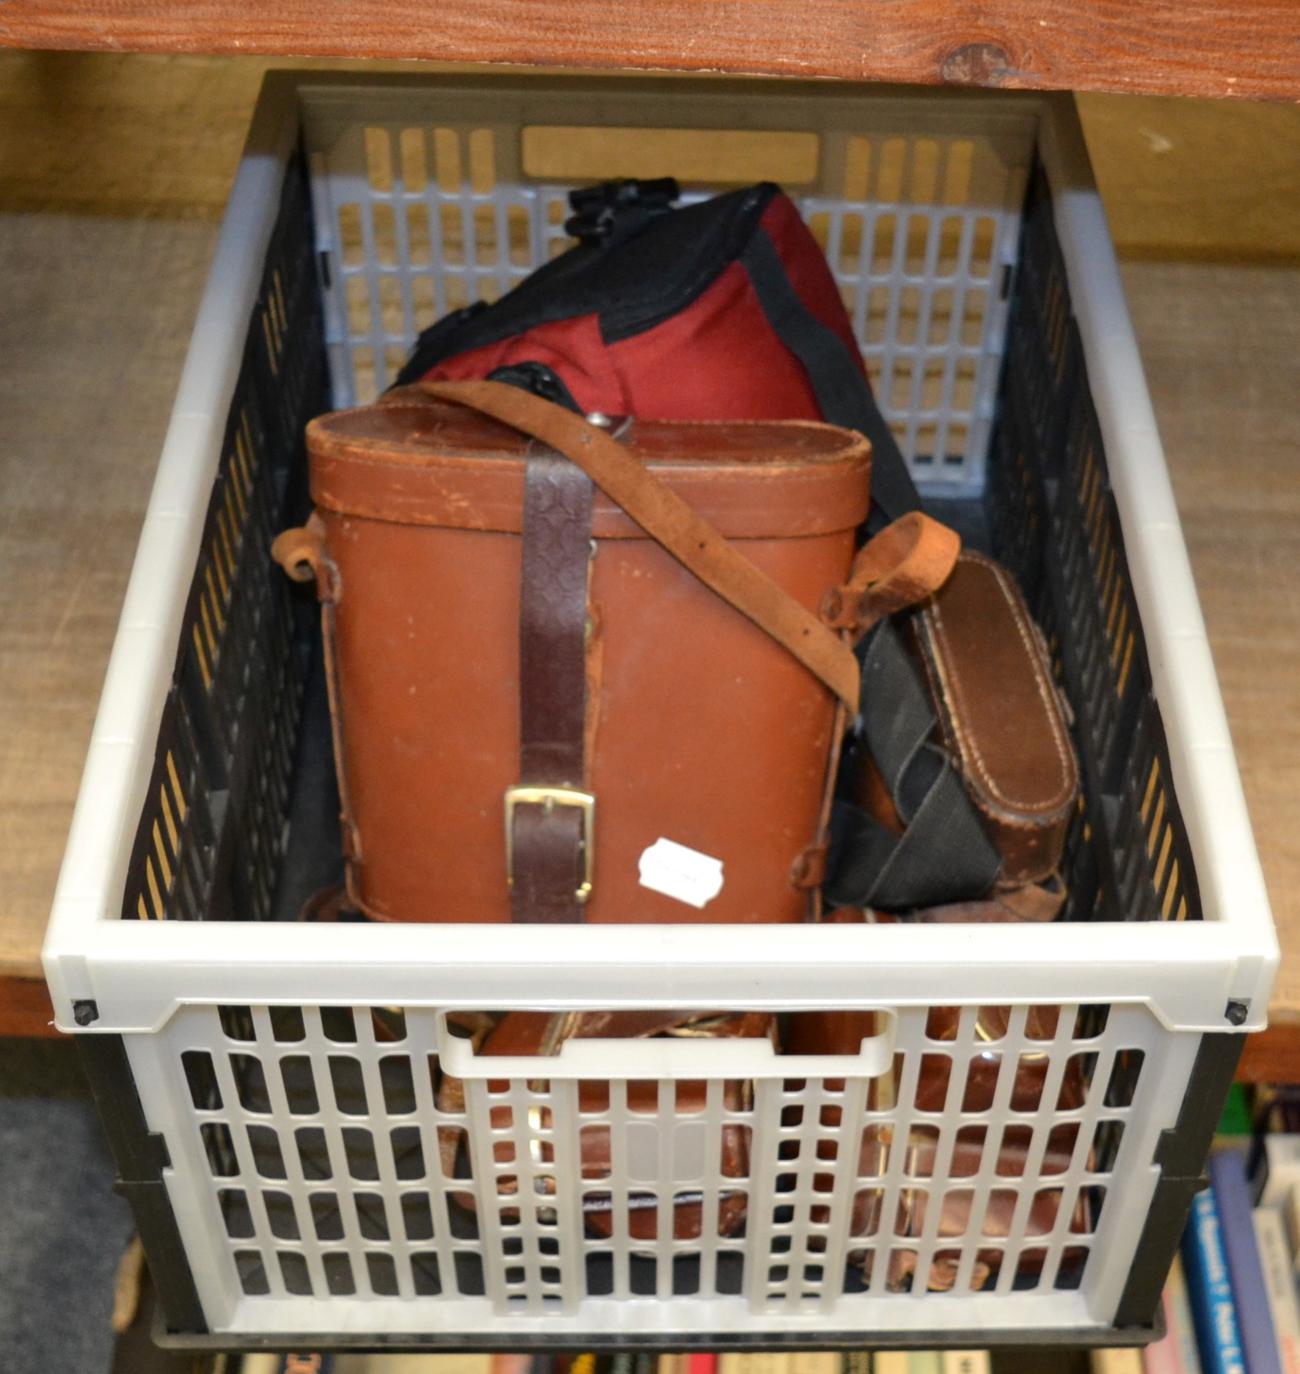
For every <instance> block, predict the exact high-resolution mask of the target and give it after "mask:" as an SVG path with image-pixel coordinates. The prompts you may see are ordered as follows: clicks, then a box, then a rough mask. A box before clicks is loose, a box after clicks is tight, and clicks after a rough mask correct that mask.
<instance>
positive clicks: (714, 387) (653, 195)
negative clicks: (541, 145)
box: [398, 182, 920, 519]
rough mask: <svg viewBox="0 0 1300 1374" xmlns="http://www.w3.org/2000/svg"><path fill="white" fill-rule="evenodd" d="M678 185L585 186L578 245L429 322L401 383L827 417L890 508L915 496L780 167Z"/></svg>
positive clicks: (709, 416) (671, 412)
mask: <svg viewBox="0 0 1300 1374" xmlns="http://www.w3.org/2000/svg"><path fill="white" fill-rule="evenodd" d="M675 195H676V187H675V186H674V185H673V184H672V183H671V182H653V183H637V182H624V183H609V184H607V185H605V186H603V187H593V188H589V189H587V190H585V191H581V192H577V193H575V195H574V196H573V197H572V198H571V199H572V201H573V204H574V208H575V210H576V211H577V214H576V215H575V218H574V219H573V220H571V221H570V222H569V225H568V226H566V227H568V228H569V229H570V232H572V233H575V234H576V235H577V236H578V237H579V240H580V241H579V243H578V244H577V246H575V247H574V248H572V249H570V250H569V251H568V252H567V253H564V254H562V255H561V256H560V257H558V258H556V259H555V260H554V261H553V262H550V263H547V264H545V265H544V266H542V267H540V268H539V269H538V270H537V271H536V272H534V273H533V274H532V275H531V276H529V277H528V278H527V279H526V280H525V281H523V282H521V283H520V285H519V286H517V287H516V288H515V289H514V290H513V291H511V292H510V293H509V294H507V295H506V296H503V297H502V298H501V299H500V300H499V301H497V302H495V303H494V304H492V305H488V304H485V303H480V304H479V305H476V306H471V307H469V308H468V309H466V310H461V311H457V312H456V313H455V314H453V315H449V316H447V317H446V318H444V319H443V320H440V321H439V322H438V323H437V324H435V325H434V326H433V327H432V328H430V329H428V330H426V331H425V332H424V333H423V334H422V335H421V336H420V338H419V340H418V342H417V344H416V348H415V351H414V353H413V354H412V356H411V359H410V361H409V362H408V363H407V365H406V367H405V368H403V370H402V373H401V375H400V376H399V378H398V384H399V385H400V384H404V383H408V382H412V381H418V380H421V379H425V378H428V379H437V380H471V379H475V378H482V377H488V376H493V377H497V378H498V379H500V380H509V381H515V382H517V383H518V384H522V385H526V386H528V387H529V389H532V390H538V391H539V392H540V394H543V395H547V394H548V390H549V391H550V392H554V393H556V394H552V395H550V396H549V398H550V399H554V400H561V401H565V400H570V399H571V401H572V403H573V404H574V405H575V406H576V408H577V409H579V410H580V411H582V412H584V413H589V412H592V411H602V412H604V413H605V414H620V415H637V416H640V417H642V418H645V419H660V420H781V419H810V420H818V419H821V420H827V421H830V422H831V423H833V424H838V425H843V426H846V427H848V428H851V429H856V430H859V431H860V432H861V433H863V434H865V435H866V436H867V438H868V439H870V440H871V443H872V448H873V451H874V460H873V471H872V492H873V497H874V499H875V504H876V505H877V506H878V507H879V509H880V510H881V512H882V513H883V514H884V515H885V516H886V517H887V518H889V519H894V518H897V516H899V515H901V514H903V513H905V512H906V511H909V510H915V509H919V507H920V500H919V498H918V496H917V494H916V489H915V487H914V486H913V484H912V480H911V478H910V476H909V475H908V472H907V468H906V465H905V464H904V462H903V459H902V455H901V453H900V452H899V450H898V445H897V443H896V442H895V440H894V437H893V434H892V433H891V431H890V429H889V426H888V424H886V422H885V420H884V417H883V416H882V415H881V413H880V411H879V409H878V408H877V406H876V403H875V400H874V398H873V397H872V394H871V388H870V385H869V384H868V381H867V375H866V370H865V368H864V367H863V364H862V358H861V355H860V353H859V352H858V347H857V343H856V340H855V339H854V337H853V329H852V326H851V324H850V322H849V318H848V315H847V314H846V312H845V310H844V305H843V302H842V301H841V299H840V295H839V291H838V289H837V287H836V285H835V279H834V277H833V276H832V275H831V271H830V268H829V266H828V265H827V262H826V259H825V257H824V255H823V254H822V251H821V249H820V248H819V247H818V245H817V242H816V240H815V239H814V238H813V236H812V234H811V233H810V232H809V230H808V227H807V225H805V224H804V222H803V220H802V218H801V217H800V215H799V212H798V210H797V209H796V208H795V206H794V204H793V203H792V202H791V201H790V199H789V198H788V197H787V196H786V195H785V194H784V193H783V192H782V191H781V190H780V188H779V187H777V186H775V185H772V184H771V183H763V184H760V185H757V186H751V187H747V188H745V189H744V190H740V191H732V192H729V193H727V194H724V195H721V196H716V197H714V198H713V199H711V200H708V201H702V202H699V203H697V204H693V205H689V206H685V207H683V208H681V209H672V208H671V206H670V203H669V202H670V201H671V199H673V198H675ZM548 374H549V375H548ZM556 383H558V386H557V385H556ZM565 393H567V395H566V394H565Z"/></svg>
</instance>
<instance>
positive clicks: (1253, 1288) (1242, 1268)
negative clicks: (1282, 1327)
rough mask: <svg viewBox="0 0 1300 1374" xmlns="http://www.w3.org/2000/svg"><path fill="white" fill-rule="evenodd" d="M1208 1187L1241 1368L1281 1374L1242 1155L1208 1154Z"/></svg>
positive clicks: (1229, 1152) (1252, 1372) (1256, 1373)
mask: <svg viewBox="0 0 1300 1374" xmlns="http://www.w3.org/2000/svg"><path fill="white" fill-rule="evenodd" d="M1210 1185H1211V1187H1212V1188H1213V1189H1214V1203H1215V1206H1216V1207H1217V1208H1218V1209H1219V1221H1220V1224H1221V1226H1222V1229H1223V1249H1224V1253H1225V1254H1226V1255H1227V1259H1228V1278H1229V1280H1230V1281H1231V1283H1232V1301H1233V1306H1234V1307H1235V1308H1236V1311H1237V1327H1238V1329H1239V1330H1240V1332H1241V1346H1242V1352H1243V1354H1244V1355H1245V1357H1246V1368H1247V1369H1249V1370H1250V1374H1282V1360H1281V1357H1280V1356H1279V1354H1278V1341H1277V1332H1276V1331H1274V1329H1273V1313H1272V1310H1271V1309H1270V1308H1269V1305H1268V1285H1267V1284H1266V1283H1265V1282H1264V1266H1263V1264H1261V1263H1260V1258H1259V1242H1258V1241H1257V1240H1256V1239H1255V1222H1254V1218H1253V1217H1252V1215H1251V1212H1252V1207H1251V1189H1250V1182H1249V1180H1248V1179H1247V1177H1246V1154H1245V1151H1244V1150H1220V1151H1218V1152H1217V1153H1215V1154H1213V1155H1211V1156H1210Z"/></svg>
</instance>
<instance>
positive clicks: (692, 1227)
mask: <svg viewBox="0 0 1300 1374" xmlns="http://www.w3.org/2000/svg"><path fill="white" fill-rule="evenodd" d="M776 1026H777V1022H776V1017H775V1016H772V1015H768V1014H764V1013H758V1012H697V1013H685V1012H660V1011H644V1012H643V1011H623V1012H560V1013H550V1012H509V1013H507V1014H506V1015H505V1016H503V1017H502V1018H501V1019H500V1020H499V1021H497V1022H496V1023H495V1024H493V1025H491V1026H490V1027H489V1026H486V1025H480V1026H478V1027H475V1028H473V1034H472V1037H471V1038H472V1039H473V1040H474V1042H475V1049H476V1052H477V1053H478V1054H480V1055H483V1056H485V1057H492V1056H509V1055H530V1056H539V1057H544V1056H546V1055H548V1054H555V1053H556V1052H557V1051H558V1050H559V1048H560V1047H561V1046H562V1045H563V1043H564V1042H565V1041H566V1040H571V1039H577V1040H584V1039H617V1040H625V1039H649V1038H655V1037H661V1036H670V1037H683V1036H686V1037H692V1038H699V1037H707V1038H709V1039H751V1040H752V1039H766V1040H770V1041H771V1042H772V1043H773V1044H775V1043H776ZM538 1067H539V1072H543V1073H544V1071H545V1069H544V1058H543V1062H542V1063H541V1064H539V1066H538ZM505 1086H506V1085H505V1084H503V1083H489V1091H496V1092H501V1091H503V1090H504V1088H505ZM625 1092H626V1097H625V1099H624V1100H623V1102H620V1103H619V1106H620V1108H623V1109H624V1110H625V1111H626V1112H627V1113H628V1114H634V1115H635V1114H642V1115H644V1116H646V1118H647V1119H648V1120H653V1119H654V1118H655V1117H656V1116H657V1115H658V1112H659V1102H658V1094H659V1093H660V1092H672V1093H674V1097H673V1114H674V1116H675V1117H678V1118H680V1117H686V1118H689V1117H691V1116H692V1115H696V1114H699V1113H703V1112H704V1110H705V1108H706V1106H707V1102H706V1094H707V1085H706V1084H705V1083H703V1082H681V1083H676V1084H674V1083H667V1084H660V1083H645V1082H628V1083H626V1085H625ZM752 1094H753V1084H752V1083H750V1082H748V1081H747V1080H741V1079H735V1080H728V1081H727V1082H725V1083H724V1084H723V1091H722V1107H723V1109H724V1110H725V1111H728V1112H741V1111H745V1110H747V1109H748V1108H749V1107H750V1105H751V1098H752ZM611 1099H612V1094H611V1090H610V1084H609V1083H608V1082H603V1081H600V1080H585V1079H584V1080H582V1081H581V1082H580V1083H579V1086H578V1109H579V1111H580V1112H582V1113H583V1114H584V1117H588V1118H591V1117H598V1115H599V1114H600V1113H603V1112H608V1111H609V1110H610V1105H611ZM438 1106H439V1108H440V1109H441V1110H443V1111H447V1112H461V1111H463V1110H464V1109H465V1090H464V1084H463V1083H462V1082H461V1080H460V1079H458V1078H454V1077H451V1076H447V1077H444V1078H443V1079H442V1081H441V1083H440V1084H439V1088H438ZM511 1110H512V1109H511V1108H510V1107H492V1108H490V1116H491V1121H492V1129H493V1130H498V1131H499V1130H503V1129H505V1128H507V1127H508V1126H509V1125H510V1113H511ZM540 1110H541V1119H540V1121H539V1123H538V1124H539V1126H540V1128H541V1129H542V1130H549V1129H550V1126H551V1121H550V1108H549V1107H543V1108H541V1109H540ZM622 1114H623V1113H622V1111H620V1112H619V1113H618V1115H619V1116H620V1117H621V1116H622ZM622 1129H623V1124H622V1122H621V1121H619V1122H616V1123H614V1124H610V1123H607V1122H602V1121H600V1120H599V1119H597V1120H595V1121H590V1120H589V1121H588V1123H587V1124H586V1125H584V1126H583V1129H582V1134H581V1169H582V1181H583V1199H584V1201H583V1222H584V1224H585V1227H586V1229H587V1231H588V1232H589V1233H590V1234H592V1235H595V1236H609V1235H611V1234H612V1233H613V1231H614V1229H615V1220H614V1202H613V1198H612V1195H611V1194H609V1193H603V1192H601V1191H600V1186H599V1185H600V1183H601V1181H602V1180H608V1179H609V1178H610V1175H611V1165H612V1159H613V1153H612V1139H611V1135H612V1132H613V1131H621V1130H622ZM462 1134H463V1133H461V1132H459V1131H455V1130H450V1129H446V1128H443V1129H441V1130H440V1132H439V1151H440V1153H441V1156H442V1167H443V1172H444V1174H445V1175H446V1176H447V1177H448V1178H455V1177H457V1176H463V1175H464V1173H465V1172H466V1168H467V1165H468V1161H466V1160H464V1159H463V1158H462V1157H461V1151H462V1148H463V1144H462ZM721 1138H722V1145H721V1169H720V1172H721V1174H722V1176H723V1178H724V1179H725V1178H734V1179H737V1180H743V1179H745V1178H746V1177H747V1176H748V1174H749V1145H748V1140H749V1132H748V1130H747V1129H746V1128H743V1127H740V1126H734V1125H724V1126H723V1127H722V1132H721ZM493 1148H494V1151H495V1158H496V1160H497V1162H498V1163H500V1164H505V1163H509V1162H511V1160H512V1158H513V1156H512V1154H511V1152H512V1151H513V1150H514V1148H515V1147H514V1145H513V1144H510V1143H508V1142H501V1143H498V1144H497V1145H495V1146H494V1147H493ZM538 1149H539V1150H540V1157H539V1159H538V1164H539V1165H540V1166H543V1167H544V1166H546V1165H548V1164H549V1165H553V1164H554V1150H553V1146H552V1145H551V1144H550V1143H549V1142H548V1141H546V1140H542V1141H541V1142H540V1143H539V1145H538ZM543 1177H547V1176H545V1175H544V1176H543ZM518 1186H519V1185H518V1183H517V1182H516V1180H515V1178H514V1176H512V1175H510V1174H507V1175H505V1176H504V1178H499V1179H498V1180H497V1183H496V1187H497V1194H496V1197H497V1201H498V1204H502V1203H503V1200H508V1199H510V1198H512V1197H515V1196H516V1195H517V1193H518ZM545 1187H546V1191H547V1192H548V1193H550V1194H552V1195H553V1194H554V1191H555V1183H554V1179H553V1178H551V1179H550V1180H549V1182H547V1183H546V1185H545ZM452 1196H453V1197H454V1198H455V1200H456V1201H457V1202H458V1203H459V1205H460V1206H462V1207H466V1208H469V1209H471V1210H473V1209H475V1208H476V1206H477V1204H476V1202H475V1200H474V1198H473V1197H472V1196H471V1195H470V1194H469V1193H459V1192H458V1193H454V1194H453V1195H452ZM703 1206H704V1200H703V1197H702V1196H701V1195H695V1196H692V1195H689V1194H687V1195H685V1196H680V1195H679V1196H678V1198H677V1199H676V1200H675V1202H674V1204H673V1207H672V1219H671V1225H672V1233H673V1236H674V1237H675V1238H676V1239H678V1240H689V1239H693V1238H696V1237H698V1236H699V1235H700V1234H701V1227H702V1225H703ZM626 1207H627V1220H626V1229H627V1234H628V1236H629V1237H631V1239H633V1240H654V1239H655V1238H656V1236H658V1235H659V1234H660V1229H659V1228H660V1227H661V1226H665V1225H667V1220H666V1219H661V1218H660V1216H659V1211H658V1208H659V1204H658V1202H657V1200H656V1197H655V1195H654V1194H653V1193H648V1192H641V1193H638V1192H637V1191H636V1190H635V1189H632V1190H631V1192H630V1193H629V1194H628V1197H627V1201H626ZM745 1210H746V1193H745V1189H744V1185H743V1184H738V1186H737V1188H736V1190H735V1191H733V1192H727V1191H725V1190H724V1191H723V1192H722V1193H721V1194H720V1195H719V1197H718V1208H717V1217H716V1224H717V1226H718V1233H719V1234H720V1235H724V1236H730V1235H734V1234H735V1233H736V1232H737V1231H738V1230H739V1229H740V1227H741V1225H742V1224H743V1222H744V1220H745ZM502 1212H503V1216H504V1217H505V1219H507V1220H511V1219H513V1218H514V1217H515V1216H517V1208H512V1207H510V1206H509V1205H508V1202H505V1203H504V1205H502ZM710 1224H713V1222H712V1221H711V1222H710Z"/></svg>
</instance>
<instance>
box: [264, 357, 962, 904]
mask: <svg viewBox="0 0 1300 1374" xmlns="http://www.w3.org/2000/svg"><path fill="white" fill-rule="evenodd" d="M601 418H602V420H603V417H601ZM307 442H308V450H309V455H310V464H311V485H312V496H313V499H314V501H315V506H316V511H315V514H314V515H313V517H312V519H311V521H310V522H309V524H308V525H307V526H306V527H305V528H303V529H300V530H291V531H288V532H286V533H285V534H283V535H281V536H280V538H279V539H277V540H276V543H275V548H274V552H275V556H276V558H277V559H278V560H279V561H280V562H281V564H282V565H283V566H284V567H285V568H286V569H287V570H288V571H289V572H290V573H291V575H293V576H294V577H296V578H298V579H299V580H312V581H314V582H315V585H316V589H317V593H318V596H319V598H320V602H321V608H322V620H323V628H324V639H325V652H326V671H327V674H328V679H329V689H330V702H331V715H332V720H333V727H334V747H335V756H336V764H337V769H338V776H339V784H340V792H341V795H342V805H343V842H344V850H345V858H346V861H347V883H348V893H349V897H350V899H351V900H352V902H353V903H354V904H355V905H356V906H357V907H358V908H359V909H360V910H362V911H363V912H364V913H365V914H366V915H368V916H370V917H372V918H373V919H376V920H385V921H392V920H400V921H502V922H503V921H510V920H514V921H530V922H537V921H577V920H586V921H593V922H637V921H658V922H682V921H707V922H779V921H800V920H804V919H807V917H808V916H809V914H810V912H811V911H813V909H814V907H815V902H816V893H817V889H818V886H819V884H820V882H821V878H822V871H823V868H824V855H825V850H826V828H827V824H828V819H829V811H830V797H831V792H832V788H833V784H834V777H835V770H836V765H837V762H838V757H839V754H838V750H839V741H840V737H841V735H842V733H843V728H844V724H845V722H846V721H847V720H848V719H849V718H850V717H851V715H852V714H853V713H855V712H856V711H857V710H858V706H859V669H858V663H857V659H856V658H855V656H854V653H853V644H854V642H855V640H856V639H857V637H859V636H860V635H861V634H862V633H863V632H864V631H865V630H866V629H867V628H868V627H869V626H870V625H871V624H873V623H874V622H875V621H876V620H878V619H879V618H880V617H881V616H884V615H888V614H889V613H891V612H892V611H894V610H896V609H898V608H899V607H900V606H904V605H910V604H913V603H915V602H916V601H917V600H919V599H921V598H923V597H925V596H927V595H929V594H930V593H931V592H932V591H933V590H934V589H935V588H936V587H937V586H939V585H941V583H942V582H943V580H944V578H945V577H946V576H947V575H948V573H949V571H950V570H951V567H952V564H953V561H954V560H955V558H956V554H957V548H958V545H957V540H956V536H955V535H953V534H951V532H950V531H948V530H946V529H945V528H944V527H943V526H942V525H939V524H937V523H936V522H934V521H932V520H929V519H927V517H925V516H923V515H919V514H916V515H909V516H905V517H904V518H903V519H902V520H900V521H897V522H895V524H894V525H891V526H890V527H888V528H887V529H886V530H884V531H883V532H882V533H881V534H880V535H877V536H876V538H875V539H874V540H872V541H871V542H870V543H868V544H867V545H866V546H865V547H864V548H862V549H861V550H859V551H857V553H856V554H855V551H854V544H855V539H854V532H855V529H856V528H857V527H858V526H859V525H860V523H861V522H862V520H863V519H864V518H865V516H866V514H867V507H868V499H869V484H870V462H869V447H868V445H867V444H866V442H865V441H864V440H863V439H862V438H861V437H860V436H859V435H856V434H853V433H850V432H848V431H846V430H840V429H835V428H833V427H831V426H828V425H823V424H814V423H806V422H790V423H777V422H772V423H767V422H755V423H725V424H723V423H719V424H700V423H668V422H655V421H617V420H615V421H605V422H604V423H603V424H596V423H590V422H588V421H586V420H584V419H582V418H581V417H580V416H577V415H575V414H573V413H572V412H570V411H568V410H565V409H564V408H562V407H559V406H556V405H552V404H550V403H549V402H546V401H542V400H540V399H538V398H537V397H534V396H531V395H529V394H527V393H525V392H523V391H521V390H518V389H516V388H514V387H511V386H506V385H503V384H500V383H493V382H457V383H446V382H443V383H426V384H421V385H418V386H414V387H407V388H402V389H400V390H398V391H395V392H392V393H390V394H389V396H388V397H386V398H385V400H384V401H383V403H381V404H379V405H375V406H369V407H365V408H362V409H358V410H351V411H343V412H339V413H337V414H334V415H326V416H322V417H321V418H319V419H317V420H314V421H313V422H312V424H311V425H310V426H309V427H308V431H307Z"/></svg>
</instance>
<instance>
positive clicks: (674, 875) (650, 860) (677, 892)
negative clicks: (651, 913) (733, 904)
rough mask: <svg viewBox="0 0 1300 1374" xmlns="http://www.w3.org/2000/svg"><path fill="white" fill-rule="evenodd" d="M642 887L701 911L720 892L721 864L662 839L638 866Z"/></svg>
mask: <svg viewBox="0 0 1300 1374" xmlns="http://www.w3.org/2000/svg"><path fill="white" fill-rule="evenodd" d="M638 868H639V870H640V873H641V886H642V887H648V888H649V889H650V891H651V892H662V893H663V895H664V896H665V897H672V898H674V899H675V900H676V901H679V902H685V903H686V905H687V906H693V907H695V908H696V909H697V910H698V909H702V908H704V907H705V906H707V905H708V903H709V902H711V901H712V900H713V899H714V898H715V897H716V896H717V895H718V893H719V892H721V891H722V860H721V859H711V858H709V856H708V855H707V854H701V853H700V852H699V850H697V849H687V847H686V846H685V845H684V844H676V843H674V842H673V841H672V840H665V839H663V838H662V837H661V838H660V839H657V840H656V841H655V842H654V844H652V845H651V846H650V848H649V849H647V850H646V851H645V852H644V853H643V854H642V855H641V861H640V863H639V864H638Z"/></svg>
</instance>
